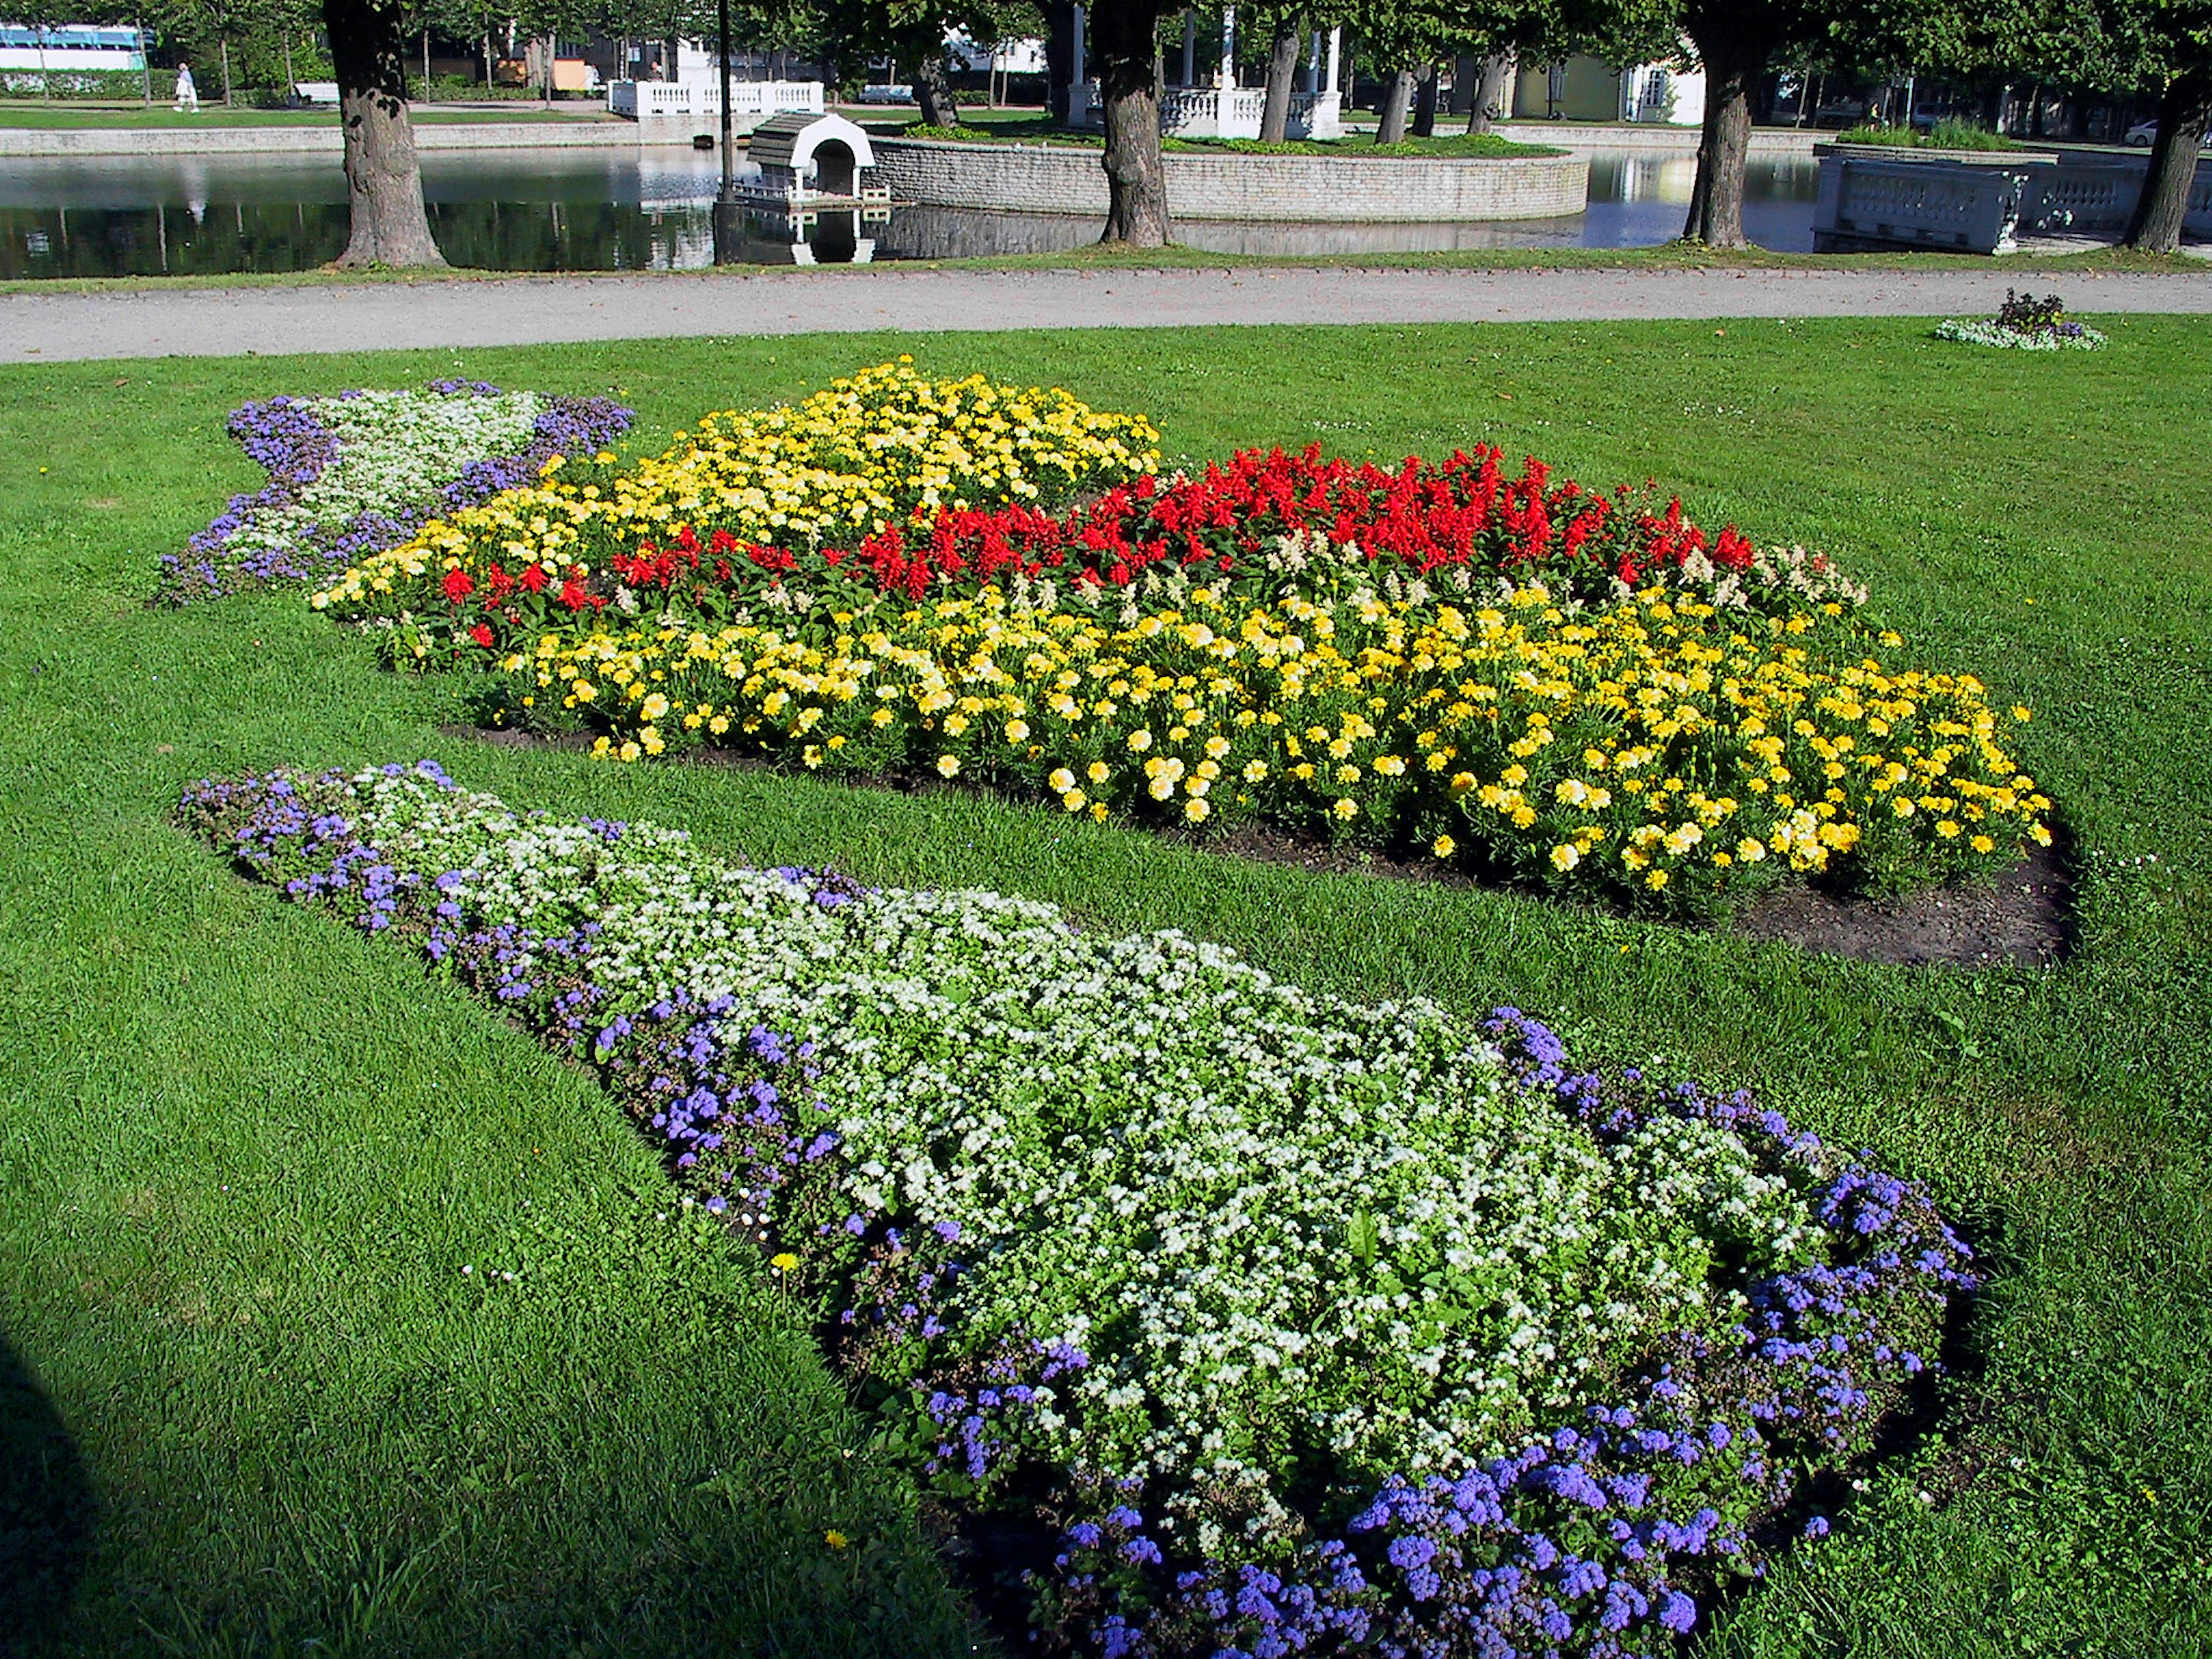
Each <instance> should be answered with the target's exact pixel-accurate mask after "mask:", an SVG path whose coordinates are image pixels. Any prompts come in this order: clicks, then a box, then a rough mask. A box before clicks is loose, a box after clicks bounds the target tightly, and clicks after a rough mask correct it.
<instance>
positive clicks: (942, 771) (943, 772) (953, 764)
mask: <svg viewBox="0 0 2212 1659" xmlns="http://www.w3.org/2000/svg"><path fill="white" fill-rule="evenodd" d="M959 770H960V757H959V756H957V755H939V757H937V775H938V776H939V777H940V778H949V777H952V776H954V775H957V773H958V772H959Z"/></svg>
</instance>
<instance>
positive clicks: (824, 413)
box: [313, 357, 1159, 615]
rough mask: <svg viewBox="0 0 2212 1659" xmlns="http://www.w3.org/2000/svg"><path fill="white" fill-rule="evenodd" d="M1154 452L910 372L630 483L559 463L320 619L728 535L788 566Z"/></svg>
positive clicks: (631, 475) (712, 419) (725, 427)
mask: <svg viewBox="0 0 2212 1659" xmlns="http://www.w3.org/2000/svg"><path fill="white" fill-rule="evenodd" d="M1158 441H1159V435H1158V432H1156V431H1155V430H1154V429H1153V428H1152V425H1151V424H1150V423H1149V422H1146V420H1145V418H1144V417H1143V416H1138V415H1119V414H1112V413H1108V412H1103V411H1100V410H1093V409H1091V408H1090V407H1088V406H1087V405H1085V404H1082V403H1080V402H1079V401H1078V400H1077V399H1076V398H1074V397H1073V396H1071V395H1070V394H1069V393H1068V392H1064V391H1062V390H1060V389H1059V388H1058V387H1054V388H1053V389H1052V390H1049V391H1045V390H1042V389H1039V388H1037V387H1034V386H1032V387H1029V388H1027V389H1024V388H1021V387H1018V386H998V385H994V384H993V383H992V382H991V381H989V380H987V379H986V378H985V377H984V376H982V375H981V374H971V375H969V377H968V378H967V379H965V380H927V379H925V378H924V377H923V376H921V375H920V374H916V373H915V369H914V366H913V360H912V359H911V358H908V357H901V358H900V359H899V360H898V361H897V362H891V363H884V364H882V365H880V366H879V367H878V368H869V369H863V370H861V371H860V373H858V374H854V375H852V376H851V377H849V378H848V379H845V380H836V381H833V382H831V383H830V384H829V386H825V387H824V388H823V389H822V390H821V391H819V392H815V393H813V394H812V395H811V396H810V397H808V398H805V400H804V401H802V402H800V403H799V404H793V405H787V406H785V407H782V408H777V409H769V410H748V411H737V410H730V411H725V412H722V413H719V414H710V415H707V416H702V417H701V419H700V421H699V422H698V425H697V427H696V428H694V429H689V430H679V431H678V433H677V434H676V435H675V441H673V442H672V443H671V446H670V447H669V448H668V449H667V450H665V452H663V453H661V454H659V455H658V456H656V457H654V458H653V459H649V460H645V461H641V462H639V463H638V464H636V465H634V466H631V467H629V468H626V469H622V470H615V471H608V470H605V468H604V467H602V468H599V469H593V468H582V467H570V466H568V465H567V463H566V462H565V461H564V460H563V459H562V458H561V457H558V456H556V457H555V458H554V459H552V460H551V461H550V462H549V463H548V464H547V465H546V467H545V469H544V473H543V475H542V476H541V477H540V478H539V479H538V482H537V483H534V484H531V485H527V486H526V487H524V488H521V489H511V490H507V491H504V492H502V493H501V494H500V495H495V496H494V497H492V498H491V499H490V500H489V501H484V502H483V503H481V504H480V505H477V506H474V507H464V508H462V509H461V510H459V512H457V513H454V514H453V516H452V517H451V518H450V519H447V520H434V521H432V522H431V523H429V524H427V525H425V526H423V527H422V530H421V532H418V533H417V534H416V536H415V537H413V538H411V539H410V540H408V541H406V542H404V543H402V544H399V545H398V546H397V547H394V548H392V549H391V550H389V551H387V552H383V553H379V554H377V555H375V556H373V557H370V558H368V559H366V560H364V561H362V563H360V564H358V565H356V566H355V567H353V568H351V569H349V570H348V571H346V572H345V573H344V574H343V575H342V576H340V577H339V578H338V579H337V581H335V582H333V583H332V584H331V586H329V587H328V588H327V589H325V590H324V591H323V592H319V593H317V594H316V595H315V596H314V597H313V605H315V607H316V608H317V609H319V610H321V609H329V608H333V607H335V608H337V610H339V611H341V612H345V611H354V610H356V609H360V608H362V607H364V606H373V608H374V611H376V612H377V614H379V615H390V614H392V611H394V609H395V608H396V607H395V605H393V603H392V600H393V599H397V600H398V602H399V605H398V607H397V608H401V609H406V610H411V611H416V612H420V613H428V612H430V611H435V610H436V609H437V608H438V605H437V599H438V589H437V584H439V583H440V582H441V581H443V580H444V579H445V574H446V573H447V571H451V570H460V571H463V572H465V574H468V575H469V576H470V577H471V579H472V580H475V581H476V582H477V583H478V584H479V585H481V583H482V582H483V578H484V574H485V572H486V570H487V568H488V567H489V565H491V564H492V563H494V562H497V563H499V564H500V565H501V567H502V568H504V569H505V570H506V571H507V573H508V574H510V575H515V574H519V573H520V571H521V570H522V569H523V568H525V567H526V566H528V565H531V564H537V565H538V566H539V567H540V568H542V569H544V571H545V572H546V573H547V574H549V575H555V576H557V575H559V574H561V573H562V572H564V571H566V570H568V569H569V568H573V567H575V566H579V565H580V566H582V567H583V568H584V571H585V573H586V574H587V575H588V574H589V573H590V571H591V570H592V568H595V567H597V566H598V565H599V564H601V563H603V562H605V560H606V559H608V558H609V557H611V556H613V555H615V554H617V553H621V554H632V555H634V554H636V553H638V552H639V551H640V550H641V548H642V547H644V546H646V545H647V544H650V545H653V546H656V547H658V546H662V545H665V544H666V543H667V541H668V540H669V538H671V537H672V536H673V535H674V534H675V533H676V532H678V530H679V529H681V528H682V527H684V526H691V527H692V528H693V529H694V530H696V532H697V534H698V535H699V537H700V538H701V539H702V541H703V540H705V539H706V538H708V536H709V535H710V534H711V533H712V532H714V531H717V530H726V531H727V532H729V533H730V534H731V535H732V536H733V537H735V538H737V539H738V541H739V542H741V543H743V542H750V543H759V544H764V545H770V546H775V547H778V548H783V549H787V550H811V549H813V548H815V547H817V546H819V545H825V544H827V545H844V544H849V543H851V542H857V541H858V540H859V539H860V538H861V537H863V536H866V535H867V534H870V533H872V532H875V531H878V530H880V529H882V528H883V527H884V526H885V525H887V524H890V523H904V522H906V521H908V520H910V519H912V518H914V517H915V515H916V514H921V515H924V516H927V517H933V516H934V515H935V513H936V511H937V509H938V508H939V507H955V508H966V507H976V508H984V507H1000V506H1005V505H1007V504H1011V503H1019V502H1034V501H1042V502H1046V503H1051V502H1054V501H1061V500H1064V499H1066V497H1068V496H1070V495H1075V494H1078V493H1079V492H1081V491H1083V490H1085V489H1095V488H1103V487H1104V486H1106V485H1109V484H1111V483H1115V482H1118V481H1120V480H1121V479H1123V478H1126V477H1131V476H1133V475H1134V474H1136V473H1138V472H1140V471H1149V470H1151V469H1152V468H1153V467H1155V466H1157V465H1158V459H1159V457H1158V451H1157V450H1156V448H1155V447H1154V446H1155V445H1157V444H1158ZM611 459H613V458H612V457H611V456H601V457H599V461H600V462H602V463H605V462H607V461H611Z"/></svg>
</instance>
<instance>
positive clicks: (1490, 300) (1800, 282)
mask: <svg viewBox="0 0 2212 1659" xmlns="http://www.w3.org/2000/svg"><path fill="white" fill-rule="evenodd" d="M2023 280H2027V281H2028V282H2029V283H2033V280H2034V273H2033V270H2030V271H2029V272H2027V273H2026V274H2025V278H2024V276H2023V273H2022V271H2021V269H2020V268H2019V267H2018V266H2017V265H2009V266H2007V267H2005V268H2004V269H2002V270H1997V269H1992V270H1988V271H1980V270H1805V269H1775V270H1726V269H1710V270H1353V269H1347V268H1342V267H1334V268H1312V267H1305V268H1296V267H1278V268H1264V267H1249V266H1248V267H1243V268H1239V269H1232V270H1223V269H1212V270H1195V269H1187V270H1065V269H1061V270H1021V271H1004V270H1000V271H988V270H928V269H926V268H908V269H901V268H898V267H896V266H882V267H873V268H868V269H855V268H847V269H841V270H814V271H805V270H792V271H781V272H770V273H765V274H750V275H735V274H732V275H719V274H718V275H710V276H565V277H544V276H511V277H501V278H491V279H483V280H475V281H436V282H424V283H362V284H361V285H359V286H357V287H349V286H324V285H316V286H312V287H298V288H284V287H278V288H236V289H166V290H145V291H141V292H125V293H109V294H97V293H76V294H23V293H20V292H19V293H15V294H9V295H0V363H21V362H66V361H71V360H79V359H88V358H111V357H161V356H235V355H240V354H243V353H246V352H249V351H251V352H260V353H262V354H264V355H270V354H276V353H290V352H318V351H362V350H373V349H394V348H402V349H404V348H439V347H449V346H489V345H529V344H541V343H554V342H561V341H582V340H621V339H660V338H671V337H683V336H697V335H721V336H726V335H744V334H754V335H760V334H805V333H816V332H831V333H842V332H854V331H868V330H877V329H881V330H896V331H915V332H930V331H940V330H942V331H962V330H976V329H1005V328H1173V327H1185V326H1193V325H1222V324H1252V323H1443V322H1458V323H1468V322H1499V323H1508V322H1547V321H1574V320H1601V319H1633V318H1700V319H1702V318H1713V319H1727V318H1750V317H1836V316H1922V317H1932V316H1942V315H1952V316H1971V315H1973V314H1976V313H1990V312H1993V311H1995V310H1996V307H1997V305H1998V304H1999V302H2000V301H2002V299H2003V297H2004V294H2005V290H2006V289H2007V288H2008V287H2009V286H2016V285H2017V284H2019V283H2021V282H2022V281H2023ZM2063 280H2064V283H2065V295H2066V299H2067V302H2068V304H2069V307H2070V308H2071V309H2073V310H2075V311H2077V312H2080V313H2088V314H2091V315H2094V314H2096V313H2125V312H2133V313H2145V312H2196V313H2206V312H2212V270H2203V271H2197V270H2190V271H2186V272H2182V273H2175V274H2168V273H2164V272H2161V273H2157V274H2136V273H2106V274H2103V275H2092V274H2090V273H2088V272H2085V271H2069V272H2068V273H2067V274H2066V276H2065V277H2064V279H2063Z"/></svg>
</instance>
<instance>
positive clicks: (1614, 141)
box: [1491, 121, 1836, 155]
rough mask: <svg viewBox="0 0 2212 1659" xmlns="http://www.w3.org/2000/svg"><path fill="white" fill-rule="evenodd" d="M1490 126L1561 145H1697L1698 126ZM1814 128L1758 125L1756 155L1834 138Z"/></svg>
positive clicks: (1804, 148)
mask: <svg viewBox="0 0 2212 1659" xmlns="http://www.w3.org/2000/svg"><path fill="white" fill-rule="evenodd" d="M1491 131H1493V132H1495V133H1496V134H1497V135H1498V137H1501V138H1510V139H1511V140H1512V141H1513V142H1514V143H1516V144H1557V145H1559V147H1560V148H1562V149H1668V150H1689V151H1692V152H1694V151H1695V150H1696V149H1697V148H1698V139H1699V129H1698V128H1696V127H1678V126H1675V125H1672V124H1671V123H1667V124H1661V123H1656V122H1653V123H1643V122H1638V123H1636V124H1633V125H1631V124H1628V123H1612V124H1608V123H1606V122H1602V121H1499V122H1497V123H1495V124H1494V125H1492V128H1491ZM1835 136H1836V135H1835V134H1834V133H1832V132H1820V131H1814V129H1812V128H1810V127H1753V129H1752V130H1751V143H1750V153H1751V154H1752V155H1811V154H1812V153H1813V146H1814V145H1815V144H1818V143H1826V141H1827V140H1829V139H1831V138H1832V137H1835Z"/></svg>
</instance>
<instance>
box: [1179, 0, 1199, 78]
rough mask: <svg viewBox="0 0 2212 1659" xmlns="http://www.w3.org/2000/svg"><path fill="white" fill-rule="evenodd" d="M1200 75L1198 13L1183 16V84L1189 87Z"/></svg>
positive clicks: (1188, 13) (1193, 12)
mask: <svg viewBox="0 0 2212 1659" xmlns="http://www.w3.org/2000/svg"><path fill="white" fill-rule="evenodd" d="M1197 75H1198V13H1197V12H1196V11H1194V10H1193V11H1186V12H1185V13H1183V15H1182V84H1183V85H1185V86H1188V85H1189V84H1190V83H1191V82H1192V81H1193V80H1194V79H1195V78H1196V77H1197Z"/></svg>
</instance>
